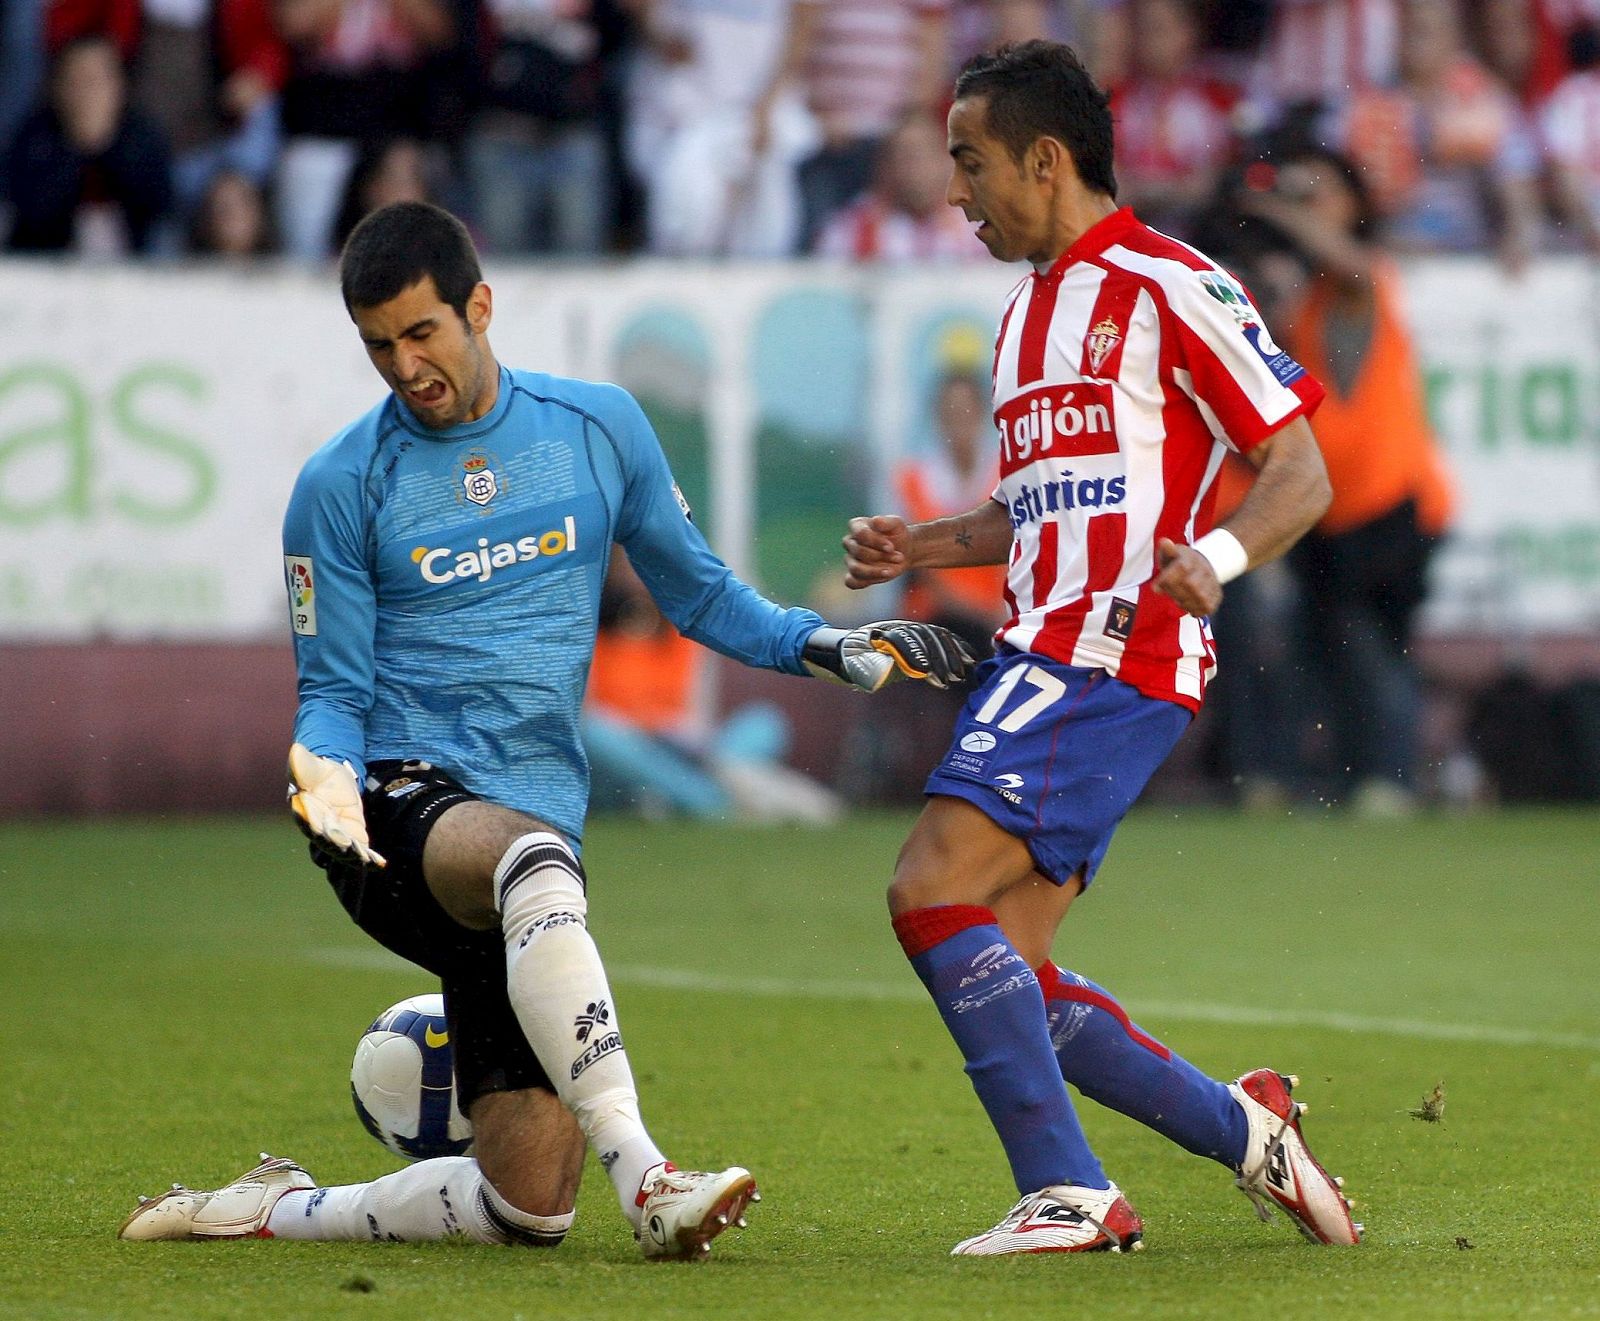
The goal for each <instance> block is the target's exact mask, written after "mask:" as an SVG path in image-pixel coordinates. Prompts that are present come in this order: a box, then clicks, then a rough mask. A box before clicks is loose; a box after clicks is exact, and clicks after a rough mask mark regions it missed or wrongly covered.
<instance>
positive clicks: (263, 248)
mask: <svg viewBox="0 0 1600 1321" xmlns="http://www.w3.org/2000/svg"><path fill="white" fill-rule="evenodd" d="M275 247H276V245H275V243H274V242H273V238H272V224H271V219H270V216H269V213H268V210H267V201H266V198H265V197H264V196H263V195H262V192H261V189H260V188H259V187H258V186H257V184H256V182H255V180H254V179H251V178H250V177H249V176H248V175H244V174H240V173H239V172H238V171H237V170H226V169H225V170H219V171H218V172H217V173H216V174H214V175H212V176H211V182H210V183H209V184H207V185H206V190H205V192H204V194H202V195H201V198H200V204H199V206H197V207H196V208H195V212H194V216H193V219H192V220H191V222H190V227H189V241H188V250H189V252H190V253H191V254H192V255H194V256H197V257H264V256H266V255H268V254H269V253H271V252H272V251H273V250H274V248H275Z"/></svg>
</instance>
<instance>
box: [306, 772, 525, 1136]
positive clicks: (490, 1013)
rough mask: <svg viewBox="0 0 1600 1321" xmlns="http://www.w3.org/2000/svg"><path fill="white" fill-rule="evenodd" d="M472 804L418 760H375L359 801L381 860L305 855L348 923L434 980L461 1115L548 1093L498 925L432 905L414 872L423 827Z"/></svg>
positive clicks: (314, 850) (467, 794)
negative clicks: (513, 991) (511, 1096)
mask: <svg viewBox="0 0 1600 1321" xmlns="http://www.w3.org/2000/svg"><path fill="white" fill-rule="evenodd" d="M475 801H478V795H477V794H475V793H473V792H472V791H471V790H469V789H467V788H465V787H463V786H462V784H461V783H460V781H458V780H457V779H456V778H455V777H454V776H453V775H451V774H450V773H449V772H448V771H442V770H440V769H439V768H438V767H436V766H431V765H429V764H428V763H427V762H425V761H404V762H402V761H378V762H373V763H372V764H371V765H369V766H368V767H367V782H366V786H365V792H364V793H363V794H362V805H363V807H364V808H365V810H366V815H367V834H368V836H369V838H370V839H371V841H372V847H373V848H374V849H376V850H377V851H378V852H379V853H381V854H382V855H383V856H384V858H385V859H387V860H388V864H389V865H388V866H387V867H370V868H364V867H359V866H353V865H351V864H349V863H347V862H344V861H342V860H341V859H338V858H334V857H330V856H329V855H328V854H327V853H326V852H325V851H324V850H322V849H320V848H318V847H317V845H315V844H313V845H312V846H311V860H312V861H313V862H315V863H316V864H317V866H319V867H321V868H322V869H323V871H325V872H326V873H327V874H328V881H329V883H330V884H331V885H332V886H333V889H334V893H336V894H337V895H338V896H339V902H340V903H341V904H343V905H344V908H345V911H346V912H347V913H349V914H350V916H351V918H352V919H354V921H355V924H356V925H357V926H358V927H360V928H361V929H362V930H363V931H365V932H366V933H367V934H368V935H369V936H371V937H372V938H373V939H374V940H376V941H377V942H378V943H379V944H380V945H382V946H383V947H384V948H385V949H388V950H392V951H393V952H394V953H396V954H398V955H399V956H400V957H401V958H403V959H409V960H410V961H411V962H412V963H415V964H417V965H418V966H419V967H423V968H426V969H427V970H428V971H429V972H431V973H433V974H434V975H435V976H436V977H438V979H439V981H440V984H441V986H442V988H443V990H444V1007H445V1014H446V1016H447V1017H448V1019H449V1022H450V1043H451V1048H452V1050H453V1051H454V1055H455V1066H456V1100H457V1103H458V1104H459V1105H460V1107H461V1110H462V1113H466V1110H467V1108H468V1107H469V1106H470V1105H471V1104H472V1102H473V1101H475V1100H476V1099H477V1098H478V1097H480V1096H482V1095H484V1094H485V1093H486V1092H513V1091H520V1090H522V1089H523V1088H527V1087H539V1088H543V1089H544V1090H545V1091H547V1092H554V1091H555V1088H554V1087H552V1086H551V1085H550V1078H549V1075H548V1074H546V1073H545V1071H544V1068H543V1066H542V1065H541V1064H540V1063H539V1058H538V1056H536V1055H535V1054H534V1053H533V1048H532V1047H530V1046H529V1045H528V1041H527V1038H526V1037H524V1036H523V1034H522V1028H521V1026H520V1025H519V1024H518V1022H517V1016H516V1014H515V1012H514V1011H513V1010H512V1008H511V1001H510V1000H509V999H508V998H507V997H506V946H505V938H504V937H503V936H502V935H501V934H500V930H499V928H498V927H496V928H492V929H490V930H488V931H473V930H472V929H471V928H469V927H464V926H462V925H461V924H460V923H459V922H457V921H456V920H455V919H454V918H452V917H451V916H450V915H449V914H448V913H446V912H445V911H444V909H443V908H441V907H440V906H439V901H438V900H437V899H435V898H434V897H433V893H432V891H430V890H429V889H428V884H427V882H426V881H425V880H424V879H423V876H422V846H423V844H424V843H425V842H426V841H427V838H428V832H429V831H430V830H432V829H433V827H434V824H435V823H436V822H437V821H438V820H439V818H440V817H441V816H442V815H444V813H445V811H446V810H447V809H449V808H451V807H454V806H455V805H456V804H457V803H468V802H475Z"/></svg>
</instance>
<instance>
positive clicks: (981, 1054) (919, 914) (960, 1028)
mask: <svg viewBox="0 0 1600 1321" xmlns="http://www.w3.org/2000/svg"><path fill="white" fill-rule="evenodd" d="M894 928H895V934H896V935H897V936H899V938H900V944H901V946H902V947H903V948H904V949H905V952H906V956H907V957H908V958H909V959H910V960H911V966H912V967H913V968H915V969H916V972H917V976H918V977H920V978H922V984H923V985H924V986H926V987H927V988H928V993H929V994H930V995H932V996H933V1002H934V1004H935V1005H936V1006H938V1009H939V1014H940V1016H941V1017H942V1018H943V1019H944V1023H945V1026H946V1027H947V1028H949V1029H950V1035H951V1036H952V1037H954V1038H955V1040H956V1045H957V1046H959V1047H960V1048H961V1053H962V1055H963V1056H964V1057H965V1058H966V1061H967V1076H968V1077H970V1078H971V1079H972V1086H973V1089H974V1090H975V1091H976V1092H977V1093H978V1099H979V1100H980V1101H981V1102H983V1108H984V1110H985V1111H987V1112H988V1115H989V1122H990V1123H992V1124H993V1125H994V1127H995V1132H997V1133H998V1134H999V1135H1000V1143H1001V1145H1002V1146H1003V1147H1004V1148H1005V1152H1006V1158H1007V1159H1008V1160H1009V1161H1010V1162H1011V1173H1012V1176H1013V1177H1014V1178H1015V1179H1016V1181H1017V1189H1018V1191H1019V1192H1022V1193H1032V1192H1037V1191H1038V1190H1039V1189H1041V1188H1048V1187H1051V1186H1053V1185H1056V1184H1063V1183H1072V1184H1080V1185H1082V1186H1084V1187H1086V1188H1108V1187H1110V1181H1109V1180H1108V1179H1107V1178H1106V1176H1105V1171H1104V1170H1102V1169H1101V1168H1100V1162H1099V1161H1098V1160H1097V1159H1096V1158H1095V1154H1094V1152H1093V1151H1092V1150H1090V1148H1089V1143H1088V1141H1087V1139H1085V1137H1084V1136H1083V1129H1082V1128H1081V1127H1080V1126H1079V1124H1078V1116H1077V1113H1076V1112H1075V1111H1074V1110H1073V1108H1072V1098H1071V1097H1070V1096H1069V1095H1068V1094H1067V1089H1066V1085H1065V1084H1064V1083H1063V1082H1062V1080H1061V1075H1060V1073H1059V1072H1058V1071H1057V1069H1056V1064H1055V1057H1054V1054H1053V1053H1052V1048H1051V1045H1050V1036H1049V1033H1048V1032H1047V1030H1046V1028H1045V1013H1044V998H1043V996H1042V995H1041V993H1040V991H1039V983H1038V979H1037V978H1036V977H1035V976H1034V975H1033V971H1032V969H1030V968H1029V967H1028V965H1027V962H1026V960H1024V959H1023V957H1022V956H1021V955H1020V954H1018V953H1017V951H1016V949H1015V948H1014V947H1013V946H1012V945H1011V942H1010V941H1008V940H1007V939H1006V938H1005V935H1004V933H1002V932H1001V930H1000V927H999V925H998V923H997V922H996V921H995V917H994V914H993V913H992V912H990V911H989V910H988V909H987V908H978V907H972V906H968V905H951V906H942V907H938V908H919V909H916V910H914V911H912V912H909V913H902V914H901V915H900V916H899V917H897V918H895V920H894Z"/></svg>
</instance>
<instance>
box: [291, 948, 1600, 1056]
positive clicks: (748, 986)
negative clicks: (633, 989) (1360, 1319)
mask: <svg viewBox="0 0 1600 1321" xmlns="http://www.w3.org/2000/svg"><path fill="white" fill-rule="evenodd" d="M304 957H305V958H306V960H307V961H308V962H311V963H316V964H320V965H322V966H323V967H331V968H347V969H352V970H360V971H368V972H398V971H403V970H405V969H408V968H411V967H412V965H411V964H409V963H407V962H406V961H405V960H404V959H402V958H399V957H398V956H396V955H393V954H390V953H389V952H388V951H387V950H383V949H373V948H367V949H346V948H343V947H330V948H322V949H312V950H307V951H305V954H304ZM413 971H416V969H413ZM606 971H607V974H608V976H609V977H610V979H611V980H612V981H614V982H617V983H619V984H621V985H629V986H657V987H660V988H662V989H663V990H671V991H702V992H711V993H713V994H719V993H720V994H727V995H755V996H766V997H771V998H775V999H786V998H790V997H796V998H805V997H810V998H811V999H816V1000H855V1001H860V1000H875V1001H888V1002H891V1003H904V1004H918V1003H922V1002H923V1001H925V1000H926V999H927V993H926V992H925V991H924V990H923V989H922V987H921V986H919V985H917V984H916V983H915V982H914V981H911V980H909V976H910V975H909V974H907V977H908V980H907V981H906V982H904V983H889V982H835V981H811V980H804V981H800V980H793V979H789V978H782V977H729V976H724V975H722V974H720V973H713V972H695V971H692V970H690V969H687V968H655V967H646V966H640V965H637V964H622V965H618V966H616V967H610V968H608V969H607V970H606ZM1128 1008H1129V1012H1130V1013H1132V1014H1133V1016H1134V1017H1135V1018H1148V1019H1151V1020H1162V1021H1166V1022H1172V1023H1227V1024H1237V1025H1241V1026H1246V1027H1288V1028H1328V1029H1331V1030H1333V1031H1336V1032H1358V1033H1359V1032H1367V1033H1376V1034H1379V1035H1382V1036H1391V1037H1413V1038H1419V1039H1421V1040H1424V1041H1465V1042H1472V1043H1476V1044H1479V1045H1486V1046H1546V1047H1554V1048H1557V1049H1562V1050H1587V1051H1600V1037H1591V1036H1585V1035H1583V1034H1582V1033H1579V1032H1538V1031H1532V1030H1528V1029H1524V1028H1515V1027H1495V1026H1492V1025H1488V1024H1481V1023H1434V1022H1429V1021H1427V1020H1426V1019H1416V1018H1368V1017H1366V1016H1364V1015H1361V1014H1341V1013H1322V1012H1318V1011H1316V1010H1304V1011H1301V1010H1292V1009H1256V1008H1251V1007H1249V1006H1247V1005H1219V1004H1194V1003H1183V1004H1180V1003H1176V1002H1173V1001H1167V1000H1140V1001H1136V1002H1134V1004H1131V1005H1129V1006H1128Z"/></svg>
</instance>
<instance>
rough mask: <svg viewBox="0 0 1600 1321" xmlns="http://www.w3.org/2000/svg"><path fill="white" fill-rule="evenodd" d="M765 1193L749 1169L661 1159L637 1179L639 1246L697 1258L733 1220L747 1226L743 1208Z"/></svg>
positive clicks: (660, 1254)
mask: <svg viewBox="0 0 1600 1321" xmlns="http://www.w3.org/2000/svg"><path fill="white" fill-rule="evenodd" d="M760 1200H761V1194H760V1192H758V1191H757V1189H756V1181H755V1179H753V1178H752V1177H751V1175H750V1171H749V1170H744V1169H740V1168H739V1167H738V1166H737V1165H735V1166H733V1167H732V1168H731V1169H726V1170H723V1171H721V1172H720V1173H717V1174H702V1173H697V1172H695V1171H693V1170H677V1169H674V1168H673V1167H672V1166H671V1165H670V1164H669V1165H657V1166H656V1167H655V1168H654V1169H652V1170H650V1171H648V1172H647V1173H646V1174H645V1176H644V1179H643V1180H642V1181H641V1182H640V1185H639V1205H640V1207H641V1208H642V1213H641V1215H640V1221H639V1246H640V1247H641V1248H642V1249H643V1250H644V1255H645V1256H647V1257H652V1258H671V1257H676V1258H680V1259H687V1260H694V1259H696V1258H699V1257H703V1256H705V1255H706V1253H708V1252H710V1251H711V1240H712V1239H714V1238H716V1236H717V1235H718V1234H720V1233H722V1231H723V1230H724V1229H726V1228H727V1227H728V1226H729V1225H730V1224H732V1225H737V1226H738V1227H739V1228H740V1229H743V1228H744V1225H745V1218H744V1213H745V1209H746V1208H747V1207H748V1206H749V1205H750V1204H751V1203H752V1202H759V1201H760Z"/></svg>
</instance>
